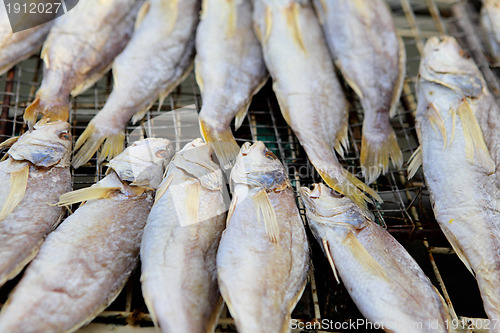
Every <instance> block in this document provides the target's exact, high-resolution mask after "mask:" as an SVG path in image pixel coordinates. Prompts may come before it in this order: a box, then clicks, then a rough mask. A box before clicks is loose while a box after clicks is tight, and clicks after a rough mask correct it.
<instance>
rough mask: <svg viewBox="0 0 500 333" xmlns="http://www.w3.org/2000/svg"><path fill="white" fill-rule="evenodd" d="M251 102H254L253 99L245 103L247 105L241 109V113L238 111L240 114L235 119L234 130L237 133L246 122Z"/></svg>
mask: <svg viewBox="0 0 500 333" xmlns="http://www.w3.org/2000/svg"><path fill="white" fill-rule="evenodd" d="M251 102H252V99H249V101H248V102H246V103H245V105H244V106H243V107H242V108H241V110H240V111H238V113H237V114H236V116H235V117H234V130H235V131H237V130H238V129H239V128H240V127H241V124H243V121H244V120H245V116H246V115H247V112H248V108H249V107H250V103H251Z"/></svg>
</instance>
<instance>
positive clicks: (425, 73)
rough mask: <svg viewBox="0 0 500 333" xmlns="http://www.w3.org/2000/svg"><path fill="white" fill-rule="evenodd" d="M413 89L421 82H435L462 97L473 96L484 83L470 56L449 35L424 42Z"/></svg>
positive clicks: (479, 90) (477, 94)
mask: <svg viewBox="0 0 500 333" xmlns="http://www.w3.org/2000/svg"><path fill="white" fill-rule="evenodd" d="M419 76H420V79H419V82H418V83H417V90H419V86H421V85H422V84H423V83H425V82H431V83H433V84H438V85H441V86H444V87H446V88H449V89H451V90H453V91H454V92H456V93H458V94H460V95H462V96H466V97H477V96H479V95H480V94H481V93H482V92H483V90H484V88H485V83H484V81H483V79H482V76H481V73H480V72H479V70H478V69H477V67H476V65H475V64H474V61H473V60H472V59H471V57H470V56H469V55H468V54H467V53H466V52H465V51H464V50H463V49H462V48H461V47H460V46H459V45H458V43H457V41H456V39H455V38H453V37H449V36H443V37H440V38H438V37H431V38H429V40H427V42H426V43H425V48H424V55H423V57H422V60H421V62H420V70H419Z"/></svg>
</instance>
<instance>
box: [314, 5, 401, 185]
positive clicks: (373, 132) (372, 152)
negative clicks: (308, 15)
mask: <svg viewBox="0 0 500 333" xmlns="http://www.w3.org/2000/svg"><path fill="white" fill-rule="evenodd" d="M314 4H315V6H316V10H317V13H318V16H319V18H320V22H322V25H323V31H324V32H325V36H326V40H327V42H328V46H329V48H330V51H331V53H332V55H333V58H334V59H335V64H336V65H337V67H338V68H339V69H340V70H341V72H342V75H343V76H344V78H345V79H346V81H347V82H348V83H349V85H350V86H351V88H352V89H353V90H354V91H355V93H356V94H357V95H358V96H359V98H360V99H361V105H362V106H363V109H364V112H365V117H364V120H363V135H362V138H361V167H362V168H361V170H362V172H363V174H364V177H365V179H366V181H367V183H368V184H369V183H373V182H374V181H375V180H376V179H377V178H378V176H379V175H380V174H381V173H383V174H385V173H386V172H387V170H388V168H389V159H391V160H392V164H393V165H394V167H396V168H399V167H401V165H402V164H403V154H402V153H401V149H400V148H399V145H398V142H397V139H396V134H395V133H394V130H393V128H392V126H391V124H390V122H389V116H393V115H394V114H395V113H396V103H397V101H398V99H399V96H400V95H401V89H402V88H403V81H404V77H405V69H406V52H405V48H404V45H403V41H402V40H401V38H400V37H399V36H398V35H397V33H396V27H395V26H394V21H393V19H392V15H391V11H390V9H389V8H388V6H387V4H386V3H385V1H384V0H371V1H366V0H330V1H325V0H314Z"/></svg>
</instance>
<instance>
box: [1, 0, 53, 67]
mask: <svg viewBox="0 0 500 333" xmlns="http://www.w3.org/2000/svg"><path fill="white" fill-rule="evenodd" d="M16 15H18V14H16ZM19 15H20V14H19ZM28 15H30V14H26V16H28ZM33 16H35V15H33V14H31V16H29V17H26V19H29V20H32V19H34V18H33ZM23 19H25V18H23ZM53 22H54V21H50V22H47V23H45V24H41V25H38V26H36V27H33V28H30V29H26V30H22V31H19V32H16V33H14V32H12V27H11V24H10V21H9V18H8V16H7V10H6V8H5V6H0V75H3V74H4V73H5V72H7V71H8V70H9V69H11V68H12V67H13V66H14V65H16V64H17V63H19V62H21V61H23V60H25V59H27V58H29V57H30V56H32V55H33V54H35V53H36V52H38V50H39V49H40V47H41V46H42V43H43V41H44V40H45V38H46V37H47V35H48V33H49V30H50V28H51V26H52V24H53ZM34 23H35V22H34Z"/></svg>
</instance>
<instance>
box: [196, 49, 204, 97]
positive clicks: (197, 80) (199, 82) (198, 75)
mask: <svg viewBox="0 0 500 333" xmlns="http://www.w3.org/2000/svg"><path fill="white" fill-rule="evenodd" d="M194 68H195V69H194V76H195V78H196V83H198V87H199V88H200V92H201V93H203V88H204V83H203V78H202V77H201V74H200V71H199V70H198V68H200V65H199V64H198V57H195V58H194Z"/></svg>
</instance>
